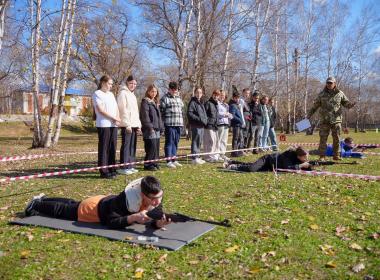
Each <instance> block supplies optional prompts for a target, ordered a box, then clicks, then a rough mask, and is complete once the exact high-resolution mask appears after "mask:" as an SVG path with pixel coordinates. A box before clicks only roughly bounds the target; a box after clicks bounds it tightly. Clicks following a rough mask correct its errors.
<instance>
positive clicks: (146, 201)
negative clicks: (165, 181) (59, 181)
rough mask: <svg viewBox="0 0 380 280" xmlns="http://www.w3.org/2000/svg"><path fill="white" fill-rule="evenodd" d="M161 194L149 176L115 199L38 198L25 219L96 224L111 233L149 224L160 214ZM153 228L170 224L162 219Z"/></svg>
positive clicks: (134, 183) (30, 206) (157, 185)
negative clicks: (55, 219)
mask: <svg viewBox="0 0 380 280" xmlns="http://www.w3.org/2000/svg"><path fill="white" fill-rule="evenodd" d="M162 196H163V190H162V188H161V185H160V182H159V181H158V179H157V178H155V177H153V176H146V177H143V178H139V179H136V180H134V181H132V182H131V183H129V184H128V185H127V187H126V188H125V190H124V191H122V192H121V193H119V194H118V195H108V196H104V195H97V196H93V197H90V198H87V199H85V200H82V201H76V200H73V199H69V198H49V197H46V196H44V195H43V194H41V195H40V196H36V197H34V198H33V200H32V201H30V202H29V204H28V205H27V207H26V208H25V216H33V215H44V216H49V217H53V218H57V219H64V220H72V221H80V222H89V223H96V222H100V223H101V224H103V225H105V226H107V227H108V228H111V229H121V228H125V227H126V226H129V225H131V224H134V223H138V224H145V223H147V222H151V221H153V219H152V218H150V217H149V214H150V212H153V211H154V212H155V213H157V212H160V211H161V212H162V211H163V210H162ZM153 223H154V225H155V226H156V227H158V228H162V227H164V226H165V225H167V224H169V223H171V220H170V219H166V217H165V215H164V214H163V215H162V218H161V219H160V220H155V221H154V222H153Z"/></svg>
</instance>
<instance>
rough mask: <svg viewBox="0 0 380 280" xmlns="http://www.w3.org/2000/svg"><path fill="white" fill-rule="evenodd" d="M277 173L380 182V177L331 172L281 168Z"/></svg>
mask: <svg viewBox="0 0 380 280" xmlns="http://www.w3.org/2000/svg"><path fill="white" fill-rule="evenodd" d="M277 171H281V172H288V173H296V174H306V175H312V176H315V175H322V176H335V177H344V178H356V179H364V180H374V181H380V176H374V175H361V174H349V173H336V172H330V171H305V170H293V169H281V168H278V169H277Z"/></svg>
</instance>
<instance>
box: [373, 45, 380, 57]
mask: <svg viewBox="0 0 380 280" xmlns="http://www.w3.org/2000/svg"><path fill="white" fill-rule="evenodd" d="M373 53H374V54H375V55H376V56H380V46H378V47H377V48H376V49H375V50H374V51H373Z"/></svg>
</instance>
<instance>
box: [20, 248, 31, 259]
mask: <svg viewBox="0 0 380 280" xmlns="http://www.w3.org/2000/svg"><path fill="white" fill-rule="evenodd" d="M29 256H30V251H29V250H24V251H21V253H20V258H21V259H27V258H28V257H29Z"/></svg>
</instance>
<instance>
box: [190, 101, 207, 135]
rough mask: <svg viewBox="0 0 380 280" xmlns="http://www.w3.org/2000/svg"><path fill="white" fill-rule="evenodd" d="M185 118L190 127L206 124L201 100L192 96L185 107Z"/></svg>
mask: <svg viewBox="0 0 380 280" xmlns="http://www.w3.org/2000/svg"><path fill="white" fill-rule="evenodd" d="M187 119H188V121H189V124H190V126H191V127H198V128H202V127H205V125H206V124H207V115H206V110H205V107H204V105H203V103H202V102H201V101H199V100H198V98H196V97H192V98H191V100H190V102H189V106H188V109H187Z"/></svg>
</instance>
